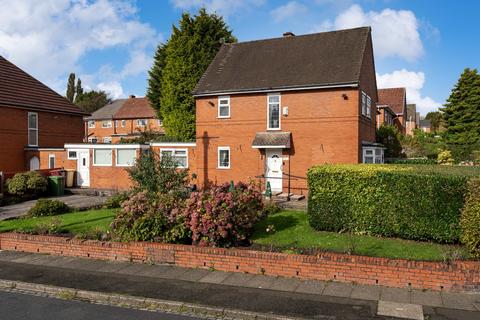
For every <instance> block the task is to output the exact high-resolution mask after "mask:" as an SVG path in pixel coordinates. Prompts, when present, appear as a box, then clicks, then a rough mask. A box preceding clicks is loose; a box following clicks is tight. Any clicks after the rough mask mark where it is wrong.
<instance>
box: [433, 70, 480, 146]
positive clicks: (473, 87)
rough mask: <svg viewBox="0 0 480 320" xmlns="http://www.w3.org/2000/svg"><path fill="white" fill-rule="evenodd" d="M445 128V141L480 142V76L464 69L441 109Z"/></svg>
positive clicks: (454, 142) (458, 142)
mask: <svg viewBox="0 0 480 320" xmlns="http://www.w3.org/2000/svg"><path fill="white" fill-rule="evenodd" d="M441 110H442V111H443V117H444V119H445V125H446V127H447V141H448V142H449V143H453V144H462V145H471V144H475V143H478V142H480V75H479V74H478V71H477V69H469V68H467V69H465V70H464V71H463V73H462V75H461V76H460V79H459V80H458V82H457V84H456V85H455V86H454V87H453V89H452V93H451V94H450V97H449V98H448V99H447V103H446V104H445V107H444V108H442V109H441Z"/></svg>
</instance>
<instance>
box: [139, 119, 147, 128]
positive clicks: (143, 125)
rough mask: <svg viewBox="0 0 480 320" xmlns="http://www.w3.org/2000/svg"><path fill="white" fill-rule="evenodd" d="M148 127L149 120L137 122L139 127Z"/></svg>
mask: <svg viewBox="0 0 480 320" xmlns="http://www.w3.org/2000/svg"><path fill="white" fill-rule="evenodd" d="M146 126H147V119H138V120H137V127H146Z"/></svg>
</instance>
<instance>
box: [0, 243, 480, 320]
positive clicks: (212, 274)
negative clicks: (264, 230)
mask: <svg viewBox="0 0 480 320" xmlns="http://www.w3.org/2000/svg"><path fill="white" fill-rule="evenodd" d="M0 279H6V280H17V281H25V282H34V283H42V284H49V285H55V286H63V287H69V288H77V289H81V290H93V291H101V292H115V293H121V294H130V295H134V296H142V297H150V298H159V299H165V300H174V301H184V302H190V303H203V304H206V305H212V306H217V307H218V306H221V307H224V308H236V309H241V310H247V311H254V312H263V313H274V314H279V315H285V316H295V317H299V318H314V317H315V318H322V317H327V318H330V319H387V318H388V319H393V318H395V319H398V318H404V319H420V320H422V319H431V320H435V319H438V320H440V319H442V320H447V319H462V320H464V319H465V320H467V319H480V294H459V293H440V292H430V291H421V290H408V289H398V288H388V287H380V286H363V285H354V284H344V283H339V282H321V281H312V280H308V281H307V280H299V279H293V278H281V277H270V276H263V275H253V274H245V273H227V272H220V271H215V270H206V269H186V268H179V267H174V266H169V265H149V264H139V263H130V262H106V261H98V260H91V259H80V258H71V257H55V256H48V255H39V254H29V253H21V252H11V251H0Z"/></svg>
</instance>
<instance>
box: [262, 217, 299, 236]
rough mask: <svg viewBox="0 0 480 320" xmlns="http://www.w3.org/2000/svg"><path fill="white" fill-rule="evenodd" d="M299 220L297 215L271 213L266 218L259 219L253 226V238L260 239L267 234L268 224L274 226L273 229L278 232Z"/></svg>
mask: <svg viewBox="0 0 480 320" xmlns="http://www.w3.org/2000/svg"><path fill="white" fill-rule="evenodd" d="M299 222H300V220H299V219H298V218H297V217H292V216H283V215H271V216H269V217H268V218H267V219H265V220H263V221H261V222H260V223H258V224H257V226H256V227H255V233H254V236H253V239H261V238H264V237H267V236H269V234H268V233H267V231H266V229H267V227H268V226H269V225H273V226H274V227H275V231H276V232H279V231H282V230H285V229H288V228H292V227H294V226H295V225H297V224H298V223H299Z"/></svg>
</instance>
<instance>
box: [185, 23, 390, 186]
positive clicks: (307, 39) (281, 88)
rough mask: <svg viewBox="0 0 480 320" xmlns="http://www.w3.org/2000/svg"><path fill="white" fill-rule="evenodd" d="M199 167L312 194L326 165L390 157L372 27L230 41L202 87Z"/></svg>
mask: <svg viewBox="0 0 480 320" xmlns="http://www.w3.org/2000/svg"><path fill="white" fill-rule="evenodd" d="M194 96H195V101H196V132H197V144H196V148H195V152H196V159H197V166H196V173H197V176H198V179H199V183H200V186H205V185H207V184H208V183H209V182H214V183H223V182H228V181H248V180H249V179H257V180H259V181H262V182H263V183H264V185H265V183H269V184H270V186H271V189H272V190H273V191H274V192H281V191H284V192H285V191H291V192H293V193H297V194H298V193H305V192H306V191H307V182H306V178H305V177H306V172H307V170H308V169H309V168H310V167H312V166H313V165H317V164H324V163H361V162H370V163H374V162H375V163H381V162H383V148H382V147H381V146H380V145H378V144H376V143H375V129H376V124H375V122H376V112H377V111H376V110H377V108H376V103H377V101H378V97H377V87H376V76H375V65H374V57H373V49H372V37H371V29H370V28H369V27H364V28H355V29H348V30H340V31H332V32H324V33H316V34H309V35H302V36H295V35H294V34H292V33H286V34H284V36H283V37H281V38H274V39H267V40H257V41H248V42H240V43H231V44H230V43H229V44H223V45H222V47H221V48H220V50H219V52H218V54H217V55H216V57H215V58H214V60H213V61H212V63H211V64H210V66H209V67H208V69H207V70H206V72H205V73H204V75H203V76H202V78H201V80H200V81H199V83H198V84H197V86H196V88H195V90H194Z"/></svg>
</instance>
